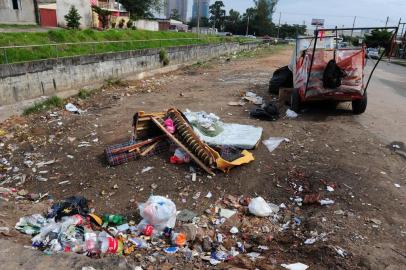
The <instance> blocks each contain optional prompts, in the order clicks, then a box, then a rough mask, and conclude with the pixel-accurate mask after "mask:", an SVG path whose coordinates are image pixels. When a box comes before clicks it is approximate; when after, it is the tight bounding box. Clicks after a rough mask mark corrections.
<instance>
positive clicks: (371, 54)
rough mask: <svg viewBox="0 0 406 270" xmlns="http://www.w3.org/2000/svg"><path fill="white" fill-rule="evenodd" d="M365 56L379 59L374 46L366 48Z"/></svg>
mask: <svg viewBox="0 0 406 270" xmlns="http://www.w3.org/2000/svg"><path fill="white" fill-rule="evenodd" d="M367 57H368V58H371V59H379V51H378V49H375V48H368V49H367Z"/></svg>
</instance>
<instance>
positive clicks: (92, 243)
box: [84, 230, 100, 253]
mask: <svg viewBox="0 0 406 270" xmlns="http://www.w3.org/2000/svg"><path fill="white" fill-rule="evenodd" d="M84 249H85V251H87V252H90V253H98V252H99V250H100V248H99V243H98V240H97V233H96V232H95V231H92V230H85V244H84Z"/></svg>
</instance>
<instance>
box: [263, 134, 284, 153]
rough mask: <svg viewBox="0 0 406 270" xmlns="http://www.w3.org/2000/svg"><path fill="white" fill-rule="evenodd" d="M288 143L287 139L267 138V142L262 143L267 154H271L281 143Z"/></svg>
mask: <svg viewBox="0 0 406 270" xmlns="http://www.w3.org/2000/svg"><path fill="white" fill-rule="evenodd" d="M284 141H285V142H289V140H288V139H286V138H282V137H269V139H268V140H265V141H262V143H263V144H265V146H266V148H268V150H269V152H273V150H275V149H276V148H277V147H278V146H279V145H280V144H281V143H282V142H284Z"/></svg>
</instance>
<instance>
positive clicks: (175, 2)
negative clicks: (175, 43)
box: [165, 0, 188, 22]
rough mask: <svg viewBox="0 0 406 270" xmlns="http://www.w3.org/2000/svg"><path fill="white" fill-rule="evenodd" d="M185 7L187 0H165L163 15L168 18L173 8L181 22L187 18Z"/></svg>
mask: <svg viewBox="0 0 406 270" xmlns="http://www.w3.org/2000/svg"><path fill="white" fill-rule="evenodd" d="M187 7H188V1H187V0H166V1H165V17H166V18H167V19H169V18H170V17H171V15H172V13H173V10H175V9H176V10H177V11H178V13H179V15H180V19H181V20H182V21H183V22H186V20H187Z"/></svg>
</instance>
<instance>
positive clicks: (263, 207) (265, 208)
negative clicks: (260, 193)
mask: <svg viewBox="0 0 406 270" xmlns="http://www.w3.org/2000/svg"><path fill="white" fill-rule="evenodd" d="M248 210H249V211H250V213H251V214H253V215H255V216H258V217H268V216H270V215H271V214H272V212H273V211H272V208H271V207H270V206H269V205H268V203H267V202H266V201H265V200H264V198H262V197H256V198H255V199H252V200H251V202H250V204H249V205H248Z"/></svg>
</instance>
